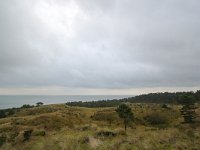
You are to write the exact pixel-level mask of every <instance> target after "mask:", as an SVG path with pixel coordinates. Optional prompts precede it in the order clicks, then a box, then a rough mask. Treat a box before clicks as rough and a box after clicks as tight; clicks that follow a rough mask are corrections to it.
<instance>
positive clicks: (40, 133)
mask: <svg viewBox="0 0 200 150" xmlns="http://www.w3.org/2000/svg"><path fill="white" fill-rule="evenodd" d="M45 134H46V132H45V131H44V130H36V131H33V133H32V135H33V136H45Z"/></svg>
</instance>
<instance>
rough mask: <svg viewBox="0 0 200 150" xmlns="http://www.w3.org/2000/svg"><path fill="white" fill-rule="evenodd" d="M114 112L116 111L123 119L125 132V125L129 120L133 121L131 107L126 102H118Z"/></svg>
mask: <svg viewBox="0 0 200 150" xmlns="http://www.w3.org/2000/svg"><path fill="white" fill-rule="evenodd" d="M116 112H117V113H118V115H119V117H120V118H122V119H123V122H124V129H125V132H126V128H127V125H128V123H129V122H130V121H133V113H132V111H131V108H130V107H129V106H128V105H126V104H120V105H119V106H118V107H117V109H116Z"/></svg>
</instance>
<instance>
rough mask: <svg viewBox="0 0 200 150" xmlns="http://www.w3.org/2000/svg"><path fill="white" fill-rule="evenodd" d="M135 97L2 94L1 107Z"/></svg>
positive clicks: (0, 98) (0, 97)
mask: <svg viewBox="0 0 200 150" xmlns="http://www.w3.org/2000/svg"><path fill="white" fill-rule="evenodd" d="M128 97H133V95H56V96H55V95H54V96H52V95H0V109H6V108H13V107H21V106H22V105H24V104H29V105H35V104H36V103H37V102H43V103H44V105H45V104H46V105H47V104H61V103H66V102H74V101H97V100H113V99H122V98H128Z"/></svg>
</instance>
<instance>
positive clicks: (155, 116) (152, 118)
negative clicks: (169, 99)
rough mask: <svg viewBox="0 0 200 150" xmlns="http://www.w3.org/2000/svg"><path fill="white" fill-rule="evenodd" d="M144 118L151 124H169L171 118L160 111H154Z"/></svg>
mask: <svg viewBox="0 0 200 150" xmlns="http://www.w3.org/2000/svg"><path fill="white" fill-rule="evenodd" d="M144 119H145V120H146V121H147V122H148V123H150V124H151V125H161V124H168V123H169V118H168V117H167V116H166V115H165V114H161V113H160V112H153V113H150V114H148V115H147V116H145V117H144Z"/></svg>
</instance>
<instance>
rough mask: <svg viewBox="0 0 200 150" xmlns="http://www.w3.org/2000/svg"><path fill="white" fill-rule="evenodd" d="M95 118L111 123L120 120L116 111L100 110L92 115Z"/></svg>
mask: <svg viewBox="0 0 200 150" xmlns="http://www.w3.org/2000/svg"><path fill="white" fill-rule="evenodd" d="M91 118H92V119H93V120H96V121H106V122H108V123H109V124H110V125H111V124H112V123H113V122H114V121H116V120H119V117H118V116H117V113H116V112H114V111H110V110H109V111H105V110H104V111H98V112H96V113H95V114H94V115H93V116H91Z"/></svg>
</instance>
